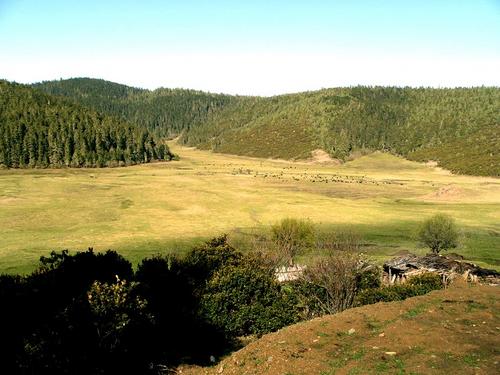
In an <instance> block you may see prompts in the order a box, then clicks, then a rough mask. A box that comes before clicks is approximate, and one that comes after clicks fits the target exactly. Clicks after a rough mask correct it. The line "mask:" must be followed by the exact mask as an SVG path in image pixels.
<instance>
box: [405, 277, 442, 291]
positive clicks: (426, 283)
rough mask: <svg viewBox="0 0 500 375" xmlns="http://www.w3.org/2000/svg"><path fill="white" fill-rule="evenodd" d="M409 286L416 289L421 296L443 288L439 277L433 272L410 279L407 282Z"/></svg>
mask: <svg viewBox="0 0 500 375" xmlns="http://www.w3.org/2000/svg"><path fill="white" fill-rule="evenodd" d="M407 283H408V284H409V285H411V286H414V287H416V288H418V289H419V290H420V291H421V292H423V294H425V293H428V292H431V291H433V290H437V289H442V288H443V286H444V285H443V280H442V279H441V276H440V275H439V274H437V273H433V272H425V273H423V274H420V275H416V276H413V277H410V278H409V279H408V282H407Z"/></svg>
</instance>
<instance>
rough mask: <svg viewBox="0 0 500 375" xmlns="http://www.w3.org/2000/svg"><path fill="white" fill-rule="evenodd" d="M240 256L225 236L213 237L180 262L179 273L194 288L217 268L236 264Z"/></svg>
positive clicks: (204, 281)
mask: <svg viewBox="0 0 500 375" xmlns="http://www.w3.org/2000/svg"><path fill="white" fill-rule="evenodd" d="M241 258H242V254H241V253H240V252H238V251H236V249H234V248H233V247H232V246H230V245H229V244H228V242H227V235H225V234H224V235H222V236H219V237H215V238H213V239H211V240H210V241H207V242H206V243H205V244H204V245H202V246H199V247H196V248H194V249H193V250H191V251H190V252H189V253H188V254H186V256H185V257H184V258H183V259H182V260H181V261H180V264H179V268H180V272H182V273H184V274H185V275H186V276H187V277H188V278H189V279H190V280H191V282H192V284H193V285H195V286H200V285H203V284H204V283H206V282H207V281H208V279H210V277H211V276H212V274H213V273H215V272H217V270H218V269H219V268H222V267H225V266H228V265H231V264H238V263H239V262H240V261H241Z"/></svg>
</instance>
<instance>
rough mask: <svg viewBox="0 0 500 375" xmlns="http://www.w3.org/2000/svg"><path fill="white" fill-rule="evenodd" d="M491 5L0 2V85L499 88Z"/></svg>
mask: <svg viewBox="0 0 500 375" xmlns="http://www.w3.org/2000/svg"><path fill="white" fill-rule="evenodd" d="M497 71H500V0H467V1H463V0H450V1H448V0H391V1H389V0H386V1H384V0H378V1H376V0H364V1H361V0H359V1H356V0H350V1H349V0H342V1H318V0H308V1H299V0H287V1H285V0H267V1H262V0H253V1H248V2H238V1H221V0H212V1H207V0H184V1H177V0H170V1H169V0H166V1H159V0H142V1H141V0H136V1H132V0H119V1H116V0H108V1H106V0H65V1H63V0H45V1H44V0H0V77H2V78H6V79H10V80H16V81H19V82H32V81H38V80H48V79H58V78H68V77H74V76H89V77H97V78H104V79H109V80H113V81H118V82H121V83H126V84H131V85H135V86H140V87H148V88H155V87H159V86H167V87H189V88H195V89H203V90H209V91H216V92H228V93H240V94H261V95H271V94H277V93H284V92H292V91H301V90H309V89H310V90H312V89H318V88H321V87H331V86H346V85H357V84H382V85H412V86H421V85H422V86H470V85H482V84H484V85H500V74H499V73H498V72H497Z"/></svg>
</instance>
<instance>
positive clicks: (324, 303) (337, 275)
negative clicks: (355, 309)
mask: <svg viewBox="0 0 500 375" xmlns="http://www.w3.org/2000/svg"><path fill="white" fill-rule="evenodd" d="M292 285H293V288H294V291H295V293H296V294H297V295H298V296H299V297H300V298H299V299H300V301H301V306H302V308H303V313H305V316H306V317H314V316H318V315H323V314H335V313H338V312H341V311H343V310H346V309H348V308H350V307H352V306H353V304H354V300H355V297H356V295H357V294H358V293H359V292H360V291H361V290H364V289H369V288H377V287H379V286H380V269H379V268H377V267H374V266H371V265H370V264H369V263H367V262H366V261H365V259H364V258H363V257H362V255H360V254H357V253H353V252H351V251H339V250H336V251H332V252H330V254H329V255H328V256H326V257H324V258H321V259H319V260H318V261H316V262H315V263H314V264H312V265H311V266H309V267H308V268H307V269H306V270H305V272H304V274H303V276H302V278H301V280H299V281H297V282H295V283H293V284H292Z"/></svg>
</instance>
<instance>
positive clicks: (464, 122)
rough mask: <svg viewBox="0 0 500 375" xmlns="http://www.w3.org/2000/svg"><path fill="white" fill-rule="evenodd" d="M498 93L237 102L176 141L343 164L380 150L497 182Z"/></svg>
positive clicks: (366, 91)
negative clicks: (320, 156) (325, 156)
mask: <svg viewBox="0 0 500 375" xmlns="http://www.w3.org/2000/svg"><path fill="white" fill-rule="evenodd" d="M498 108H500V89H499V88H487V87H481V88H470V89H465V88H457V89H424V88H418V89H416V88H396V87H353V88H337V89H325V90H321V91H316V92H305V93H300V94H292V95H283V96H277V97H272V98H240V99H239V100H237V101H235V102H233V103H231V104H230V105H228V106H226V107H224V108H223V109H222V110H220V111H218V112H214V113H212V114H211V115H210V116H209V117H208V119H207V121H205V122H204V123H203V124H201V125H200V126H197V127H192V128H190V129H188V130H187V131H186V132H185V133H184V135H183V137H182V138H181V142H183V143H184V144H187V145H191V146H198V147H200V148H204V149H212V150H214V151H216V152H224V153H233V154H238V155H250V156H260V157H273V158H287V159H295V158H304V157H307V156H309V155H310V152H311V151H313V150H314V149H317V148H321V149H324V150H325V151H327V152H328V153H329V154H330V155H331V156H332V157H335V158H339V159H343V160H345V159H346V158H348V157H349V155H350V154H351V153H352V152H355V151H358V150H383V151H389V152H392V153H394V154H397V155H402V156H405V157H407V158H410V159H412V160H417V161H426V160H436V161H438V162H439V164H440V165H441V166H442V167H445V168H447V169H450V170H452V171H453V172H457V173H465V174H473V175H493V176H499V175H500V153H499V150H500V112H499V111H498Z"/></svg>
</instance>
